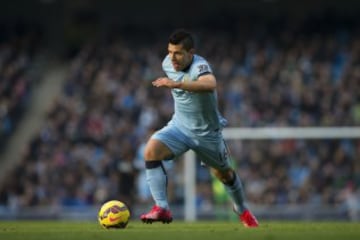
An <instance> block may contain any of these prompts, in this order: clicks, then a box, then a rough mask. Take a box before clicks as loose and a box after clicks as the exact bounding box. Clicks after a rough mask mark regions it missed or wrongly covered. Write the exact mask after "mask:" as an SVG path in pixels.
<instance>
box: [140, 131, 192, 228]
mask: <svg viewBox="0 0 360 240" xmlns="http://www.w3.org/2000/svg"><path fill="white" fill-rule="evenodd" d="M179 136H181V133H179V132H178V131H177V129H176V128H174V127H171V126H166V127H164V128H163V129H161V130H160V131H158V132H156V133H155V134H154V135H153V136H152V137H151V138H150V140H149V141H148V143H147V145H146V147H145V152H144V158H145V166H146V170H145V171H146V178H147V182H148V184H149V187H150V192H151V195H152V197H153V199H154V201H155V206H154V207H153V208H152V210H151V211H150V212H148V213H146V214H143V215H141V220H142V221H144V222H146V223H152V222H154V221H161V222H166V223H169V222H171V221H172V216H171V212H170V210H169V204H168V199H167V181H168V179H167V174H166V169H165V167H164V165H163V162H162V160H166V159H171V158H173V157H174V156H177V155H179V154H182V153H183V152H185V151H186V150H187V149H188V148H187V147H186V145H185V144H184V143H182V139H181V138H179Z"/></svg>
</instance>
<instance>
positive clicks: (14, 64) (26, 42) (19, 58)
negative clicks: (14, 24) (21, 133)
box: [0, 28, 36, 150]
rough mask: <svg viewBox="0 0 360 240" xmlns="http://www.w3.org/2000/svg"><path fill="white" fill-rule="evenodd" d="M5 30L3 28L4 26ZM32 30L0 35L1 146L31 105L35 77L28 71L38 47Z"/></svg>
mask: <svg viewBox="0 0 360 240" xmlns="http://www.w3.org/2000/svg"><path fill="white" fill-rule="evenodd" d="M0 30H1V31H2V30H3V29H1V28H0ZM33 40H34V38H33V36H32V35H31V34H15V35H11V37H8V38H5V37H3V36H1V35H0V150H1V149H3V147H4V145H5V143H6V141H7V139H8V137H9V136H10V135H11V134H12V133H13V132H14V129H15V128H16V126H17V123H18V121H19V120H20V119H21V116H22V114H23V113H24V111H26V109H27V103H28V101H29V100H30V93H31V85H32V81H33V79H32V78H31V77H30V76H29V74H28V71H29V70H30V68H31V60H32V58H33V53H34V50H35V48H36V44H34V41H33Z"/></svg>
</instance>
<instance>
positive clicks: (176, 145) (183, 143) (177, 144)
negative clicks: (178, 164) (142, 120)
mask: <svg viewBox="0 0 360 240" xmlns="http://www.w3.org/2000/svg"><path fill="white" fill-rule="evenodd" d="M151 140H155V141H158V142H161V143H162V144H163V145H165V146H166V147H167V149H169V150H170V152H171V155H172V156H171V157H177V156H179V155H181V154H183V153H184V152H186V151H187V150H189V144H188V141H189V139H187V137H186V136H185V135H184V134H183V133H182V132H181V131H180V130H178V129H177V128H176V127H174V126H172V125H167V126H165V127H164V128H162V129H160V130H159V131H157V132H155V133H154V135H153V136H151V139H150V141H151ZM167 159H169V158H167Z"/></svg>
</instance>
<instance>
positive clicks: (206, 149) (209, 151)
mask: <svg viewBox="0 0 360 240" xmlns="http://www.w3.org/2000/svg"><path fill="white" fill-rule="evenodd" d="M194 150H195V152H196V154H197V155H198V157H199V158H200V160H201V161H202V162H203V163H204V164H205V165H207V166H209V167H211V168H214V169H216V170H218V171H227V170H228V169H230V168H231V166H230V159H229V153H228V149H227V146H226V144H225V141H224V140H223V139H222V138H219V139H216V141H214V140H212V141H206V140H205V141H201V142H200V144H199V146H198V147H197V148H196V149H194Z"/></svg>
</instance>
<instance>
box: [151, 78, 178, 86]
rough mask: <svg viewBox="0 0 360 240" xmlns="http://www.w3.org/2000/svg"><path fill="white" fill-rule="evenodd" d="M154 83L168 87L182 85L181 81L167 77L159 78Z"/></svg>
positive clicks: (154, 84)
mask: <svg viewBox="0 0 360 240" xmlns="http://www.w3.org/2000/svg"><path fill="white" fill-rule="evenodd" d="M152 85H153V86H155V87H167V88H177V87H179V86H180V83H179V82H175V81H174V80H171V79H170V78H167V77H162V78H158V79H156V80H155V81H153V82H152Z"/></svg>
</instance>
